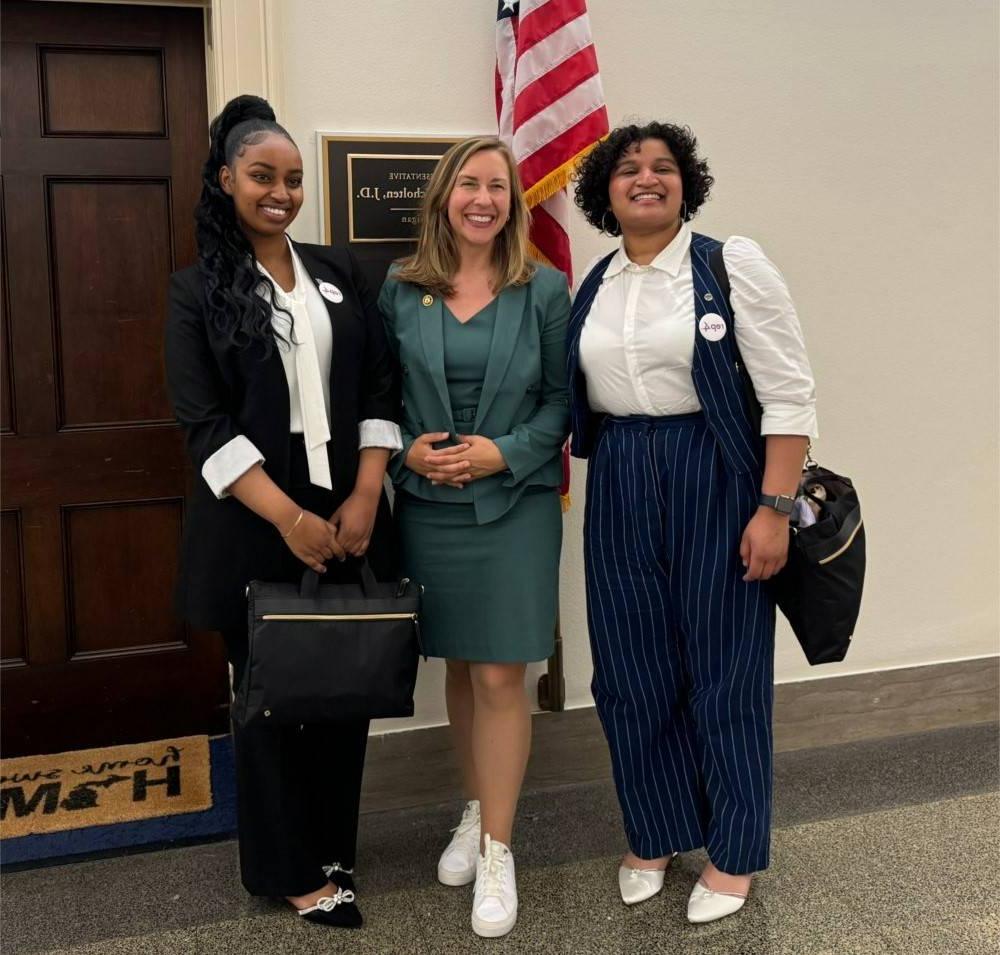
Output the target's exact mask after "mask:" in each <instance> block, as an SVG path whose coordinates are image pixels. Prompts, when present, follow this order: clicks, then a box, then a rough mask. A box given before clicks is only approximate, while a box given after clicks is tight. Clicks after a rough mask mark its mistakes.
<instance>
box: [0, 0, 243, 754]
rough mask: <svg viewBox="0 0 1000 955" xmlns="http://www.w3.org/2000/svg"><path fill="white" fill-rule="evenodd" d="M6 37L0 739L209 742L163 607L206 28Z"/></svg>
mask: <svg viewBox="0 0 1000 955" xmlns="http://www.w3.org/2000/svg"><path fill="white" fill-rule="evenodd" d="M0 30H2V41H3V49H2V78H3V99H2V107H0V109H2V125H0V134H2V142H3V168H2V191H0V211H2V230H3V249H4V254H3V268H2V302H3V318H2V331H3V360H2V369H0V370H2V374H3V380H2V383H0V396H2V409H0V410H2V419H3V420H2V429H3V435H2V438H0V451H2V516H0V528H2V535H0V536H2V585H3V590H2V608H3V609H2V657H3V663H2V666H3V669H2V675H0V678H2V682H3V720H2V727H0V728H2V741H0V745H2V747H3V752H4V754H5V755H8V756H14V755H18V754H25V753H49V752H56V751H60V750H64V749H76V748H82V747H86V746H91V745H99V744H110V743H123V742H132V741H140V740H149V739H159V738H163V737H166V736H172V735H181V734H185V733H198V732H208V731H221V730H224V728H225V725H226V724H225V699H226V682H225V668H224V665H223V656H222V652H221V646H220V644H219V642H218V640H217V638H216V637H213V636H210V635H207V634H194V633H192V632H191V631H190V630H189V629H188V628H187V627H186V626H185V625H184V624H183V623H182V622H181V621H180V620H179V619H178V618H177V616H176V614H175V612H174V609H173V589H174V585H175V578H176V564H177V559H178V552H179V543H180V534H181V523H182V520H183V516H184V506H183V500H184V489H185V481H186V480H187V479H188V473H187V472H188V468H187V464H186V459H185V455H184V450H183V447H182V442H181V435H180V433H179V430H178V428H177V426H176V424H175V423H174V420H173V414H172V412H171V409H170V404H169V401H168V399H167V393H166V388H165V385H164V374H163V359H162V341H163V324H164V318H165V309H166V287H167V277H168V275H169V273H170V272H171V271H173V270H174V269H176V268H180V267H182V266H185V265H188V264H190V263H191V262H193V261H194V259H195V245H194V234H193V220H192V210H193V207H194V203H195V201H196V200H197V196H198V192H199V172H200V165H201V162H202V161H203V159H204V156H205V153H206V151H207V142H208V135H207V128H208V121H207V116H206V91H205V63H204V37H203V24H202V13H201V11H199V10H194V9H181V8H171V7H139V6H125V5H116V4H106V5H105V4H101V5H98V4H75V3H74V4H68V3H67V4H63V3H37V2H9V3H8V2H5V3H4V5H3V19H2V23H0Z"/></svg>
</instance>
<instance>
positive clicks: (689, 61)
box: [278, 0, 1000, 729]
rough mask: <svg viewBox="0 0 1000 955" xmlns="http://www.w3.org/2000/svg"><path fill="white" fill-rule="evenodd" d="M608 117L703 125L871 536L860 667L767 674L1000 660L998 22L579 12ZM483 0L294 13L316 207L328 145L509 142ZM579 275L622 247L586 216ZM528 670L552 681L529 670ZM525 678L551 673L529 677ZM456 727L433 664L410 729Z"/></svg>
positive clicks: (575, 612)
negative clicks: (792, 307) (373, 137)
mask: <svg viewBox="0 0 1000 955" xmlns="http://www.w3.org/2000/svg"><path fill="white" fill-rule="evenodd" d="M589 7H590V14H591V20H592V24H593V32H594V38H595V41H596V43H597V51H598V57H599V60H600V64H601V72H602V76H603V80H604V86H605V92H606V94H607V102H608V108H609V113H610V116H611V119H612V123H618V122H621V121H623V120H625V119H628V118H632V117H639V118H642V119H651V118H660V119H669V120H673V121H680V122H684V123H688V124H690V125H691V126H692V127H693V129H694V130H695V131H696V133H697V135H698V137H699V140H700V142H701V145H702V149H703V152H704V154H705V155H706V156H707V157H708V158H709V160H710V161H711V166H712V171H713V173H714V174H715V176H716V178H717V185H716V188H715V190H714V194H713V198H712V200H711V202H710V203H709V204H708V205H707V206H706V207H705V209H704V210H703V212H702V214H701V215H700V216H699V217H698V219H697V228H698V229H699V230H700V231H703V232H707V233H708V234H710V235H715V236H719V237H725V236H727V235H729V234H732V233H740V234H745V235H749V236H752V237H754V238H755V239H757V240H758V241H760V242H761V244H762V245H763V246H764V248H765V249H766V250H767V252H768V253H769V255H770V256H771V258H772V259H773V260H774V261H775V262H777V263H778V264H779V265H780V267H781V268H782V270H783V271H784V273H785V274H786V276H787V278H788V280H789V283H790V285H791V287H792V291H793V293H794V295H795V298H796V301H797V304H798V307H799V312H800V315H801V319H802V324H803V327H804V329H805V334H806V338H807V342H808V345H809V349H810V354H811V357H812V362H813V367H814V370H815V373H816V377H817V381H818V393H819V400H820V429H821V432H822V434H821V438H820V441H819V443H818V444H817V447H816V455H817V457H818V458H819V460H820V461H821V463H824V464H826V465H828V466H832V467H834V468H836V469H838V470H842V471H843V472H845V473H847V474H849V475H851V476H852V477H854V478H855V479H856V483H857V485H858V487H859V489H860V491H861V495H862V502H863V505H864V510H865V518H866V524H867V527H868V547H869V574H868V581H867V590H866V597H865V603H864V609H863V613H862V617H861V621H860V625H859V627H858V630H857V633H856V637H855V644H854V646H853V648H852V650H851V653H850V655H849V658H848V660H847V661H846V662H845V663H843V664H839V665H836V666H828V667H823V668H821V669H820V670H818V671H815V670H810V668H809V667H808V666H807V665H806V663H805V661H804V659H803V658H802V657H801V654H800V652H799V651H798V648H797V646H796V645H795V643H794V638H793V637H792V636H791V634H790V632H789V631H788V630H787V628H785V627H782V629H781V632H780V633H779V639H778V651H777V678H778V680H779V681H788V680H797V679H804V678H809V677H818V676H833V675H837V674H843V673H852V672H857V671H863V670H872V669H883V668H890V667H899V666H909V665H917V664H925V663H934V662H939V661H946V660H954V659H960V658H965V657H974V656H982V655H987V654H993V653H996V652H997V649H998V646H997V639H998V638H997V621H998V595H997V582H998V579H1000V566H998V553H997V529H998V504H997V447H998V444H997V426H998V375H997V357H998V355H997V305H998V288H997V274H998V273H997V221H998V194H997V164H996V161H997V115H998V102H997V92H996V90H997V86H996V77H997V45H996V37H997V10H996V4H995V3H993V2H992V0H938V2H934V0H883V2H880V3H872V2H870V0H842V2H840V3H837V4H829V3H827V2H822V0H785V2H781V0H754V2H753V3H745V2H742V0H731V2H727V0H699V2H697V3H690V2H679V0H590V4H589ZM494 9H495V4H494V3H493V2H492V0H482V2H478V3H477V2H470V0H465V2H458V3H456V2H455V0H422V2H420V3H413V2H412V0H366V2H365V3H348V2H331V0H283V3H282V4H281V8H280V11H279V14H280V17H281V23H280V26H279V30H278V35H279V36H280V37H281V38H282V40H281V43H282V46H281V48H280V49H279V50H278V53H279V56H280V61H281V67H282V70H283V75H282V85H281V90H282V107H283V111H282V116H281V117H279V118H281V119H282V120H283V121H284V122H285V124H286V125H287V126H288V128H289V130H290V131H291V132H292V134H293V135H294V136H295V137H296V138H297V139H298V141H299V144H300V146H301V147H302V152H303V156H304V159H305V162H306V169H307V176H306V182H307V184H308V185H309V186H310V187H311V193H312V194H311V195H310V197H309V198H308V200H307V203H306V206H305V208H304V209H303V212H302V215H301V217H300V220H299V222H298V223H297V225H296V228H295V232H296V235H297V237H298V238H301V239H304V240H313V241H315V240H317V239H318V238H319V236H320V234H321V231H320V225H319V223H320V218H319V207H318V203H317V198H318V197H317V191H318V188H319V186H318V174H317V170H316V168H315V154H316V153H315V150H316V147H315V135H314V134H315V131H316V130H317V129H322V130H332V131H340V132H370V133H423V134H433V133H440V134H453V133H454V134H467V133H475V132H483V131H490V132H492V131H495V128H496V125H495V118H494V114H493V106H492V102H493V100H492V68H493V67H492V55H493V54H492V48H493V33H492V29H493V28H492V15H493V11H494ZM572 238H573V248H574V260H575V262H576V264H577V267H578V268H581V267H582V266H583V264H584V262H586V261H587V259H588V258H589V257H591V256H592V255H594V254H596V253H597V252H599V251H601V250H603V249H605V248H608V247H610V246H609V240H607V239H606V238H602V237H600V236H598V235H597V234H596V233H594V232H593V231H592V230H590V229H589V228H588V227H587V226H586V225H585V224H584V223H583V221H582V219H579V220H578V221H576V222H575V223H574V226H573V230H572ZM583 475H584V467H583V466H582V465H580V464H579V463H577V465H576V466H575V467H574V475H573V477H574V484H575V487H576V494H575V499H576V503H575V506H574V508H573V509H572V511H571V512H570V514H569V515H568V517H567V519H566V540H565V545H564V551H563V566H562V615H563V621H562V626H563V633H564V638H565V641H566V672H567V692H568V697H569V702H570V705H587V704H589V703H590V695H589V691H588V684H589V680H590V657H589V650H588V646H587V637H586V624H585V617H584V604H583V569H582V559H581V524H582V487H583ZM538 669H540V668H538ZM536 672H537V670H536ZM444 719H445V716H444V706H443V698H442V686H441V666H440V665H439V664H435V663H433V662H432V664H431V665H430V666H428V667H427V668H426V669H425V670H424V672H423V675H422V678H421V684H420V687H419V697H418V714H417V719H416V720H411V721H403V722H401V723H399V724H386V725H385V726H383V727H382V728H384V729H392V728H412V727H415V726H418V725H426V724H433V723H438V722H442V721H443V720H444Z"/></svg>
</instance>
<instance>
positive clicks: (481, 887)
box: [472, 833, 517, 938]
mask: <svg viewBox="0 0 1000 955" xmlns="http://www.w3.org/2000/svg"><path fill="white" fill-rule="evenodd" d="M484 850H485V851H484V852H483V854H482V855H481V856H479V858H478V860H477V862H476V890H475V894H474V895H473V897H472V931H473V932H475V933H476V934H477V935H481V936H483V937H484V938H498V937H499V936H501V935H506V934H507V933H508V932H509V931H510V930H511V929H512V928H513V927H514V923H515V922H516V921H517V881H516V879H515V878H514V856H513V854H512V853H511V851H510V849H508V848H507V847H506V846H505V845H504V844H503V843H502V842H494V841H493V840H492V839H491V838H490V836H489V833H487V835H486V839H485V846H484Z"/></svg>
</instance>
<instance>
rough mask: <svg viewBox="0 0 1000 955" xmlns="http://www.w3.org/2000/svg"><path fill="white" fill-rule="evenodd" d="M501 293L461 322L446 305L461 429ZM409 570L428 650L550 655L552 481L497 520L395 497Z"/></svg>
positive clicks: (487, 656)
mask: <svg viewBox="0 0 1000 955" xmlns="http://www.w3.org/2000/svg"><path fill="white" fill-rule="evenodd" d="M497 308H498V305H497V300H496V299H494V300H493V301H492V302H491V303H490V304H489V305H487V306H486V307H485V308H483V309H482V310H481V311H479V312H477V313H476V314H475V315H474V316H473V317H472V318H470V319H469V320H468V321H467V322H466V323H465V324H464V325H463V324H462V323H461V322H459V321H458V319H456V318H455V317H454V316H453V315H452V314H451V312H450V311H449V310H448V308H447V306H446V307H445V308H443V309H442V312H443V321H444V367H445V374H446V376H447V379H448V394H449V397H450V400H451V406H452V415H453V417H454V420H455V427H456V428H457V429H458V431H459V433H465V432H464V430H463V429H469V430H470V431H471V429H472V427H473V423H474V421H475V417H476V409H477V407H478V405H479V397H480V393H481V392H482V384H483V378H484V376H485V374H486V363H487V360H488V358H489V353H490V343H491V341H492V339H493V328H494V325H495V323H496V317H497ZM396 518H397V522H398V527H399V531H400V544H401V549H402V562H403V567H404V571H405V573H406V575H407V576H408V577H412V578H413V579H414V580H417V581H419V582H420V583H421V584H422V585H423V586H424V598H423V604H422V608H421V627H420V631H421V638H422V640H423V644H424V650H425V652H426V653H427V654H428V656H434V657H445V658H447V659H450V660H469V661H472V662H478V663H486V662H488V663H516V662H530V661H535V660H544V659H546V658H547V657H549V656H551V655H552V652H553V649H554V637H555V626H556V613H557V609H558V594H559V552H560V549H561V547H562V509H561V507H560V504H559V494H558V492H557V491H556V490H555V489H554V488H529V489H528V490H526V491H525V493H524V494H523V495H522V497H521V498H520V499H519V500H518V502H517V503H516V504H515V505H514V506H513V507H512V508H511V509H510V510H509V511H507V513H506V514H504V515H503V516H501V517H500V518H499V519H498V520H495V521H491V522H490V523H488V524H477V523H476V516H475V509H474V507H473V505H472V503H471V502H470V503H469V504H443V503H438V502H435V501H428V500H424V499H422V498H419V497H416V496H414V495H412V494H408V493H406V492H400V493H399V494H397V496H396Z"/></svg>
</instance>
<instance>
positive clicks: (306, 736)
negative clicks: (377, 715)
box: [223, 631, 368, 896]
mask: <svg viewBox="0 0 1000 955" xmlns="http://www.w3.org/2000/svg"><path fill="white" fill-rule="evenodd" d="M223 638H224V639H225V641H226V648H227V651H228V653H229V660H230V663H232V665H233V674H234V682H235V684H236V688H238V686H239V683H240V680H241V679H242V676H243V671H244V664H245V663H246V657H247V637H246V634H245V633H244V632H242V631H240V632H239V633H224V634H223ZM367 743H368V721H367V720H364V721H352V722H345V723H329V724H323V725H309V724H306V725H304V726H267V725H263V726H259V725H255V726H250V727H247V728H246V729H240V728H239V727H237V726H234V727H233V750H234V755H235V759H236V806H237V827H238V834H239V843H240V874H241V876H242V880H243V885H244V887H245V888H246V890H247V891H248V892H249V893H250V894H251V895H272V896H286V895H307V894H308V893H310V892H314V891H316V889H319V888H321V887H322V886H323V884H324V883H325V882H326V876H325V875H324V874H323V866H324V865H330V864H332V863H334V862H339V863H340V864H341V865H342V866H343V867H344V868H346V869H351V868H353V867H354V855H355V849H356V844H357V835H358V810H359V807H360V801H361V776H362V773H363V771H364V764H365V748H366V745H367Z"/></svg>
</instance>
